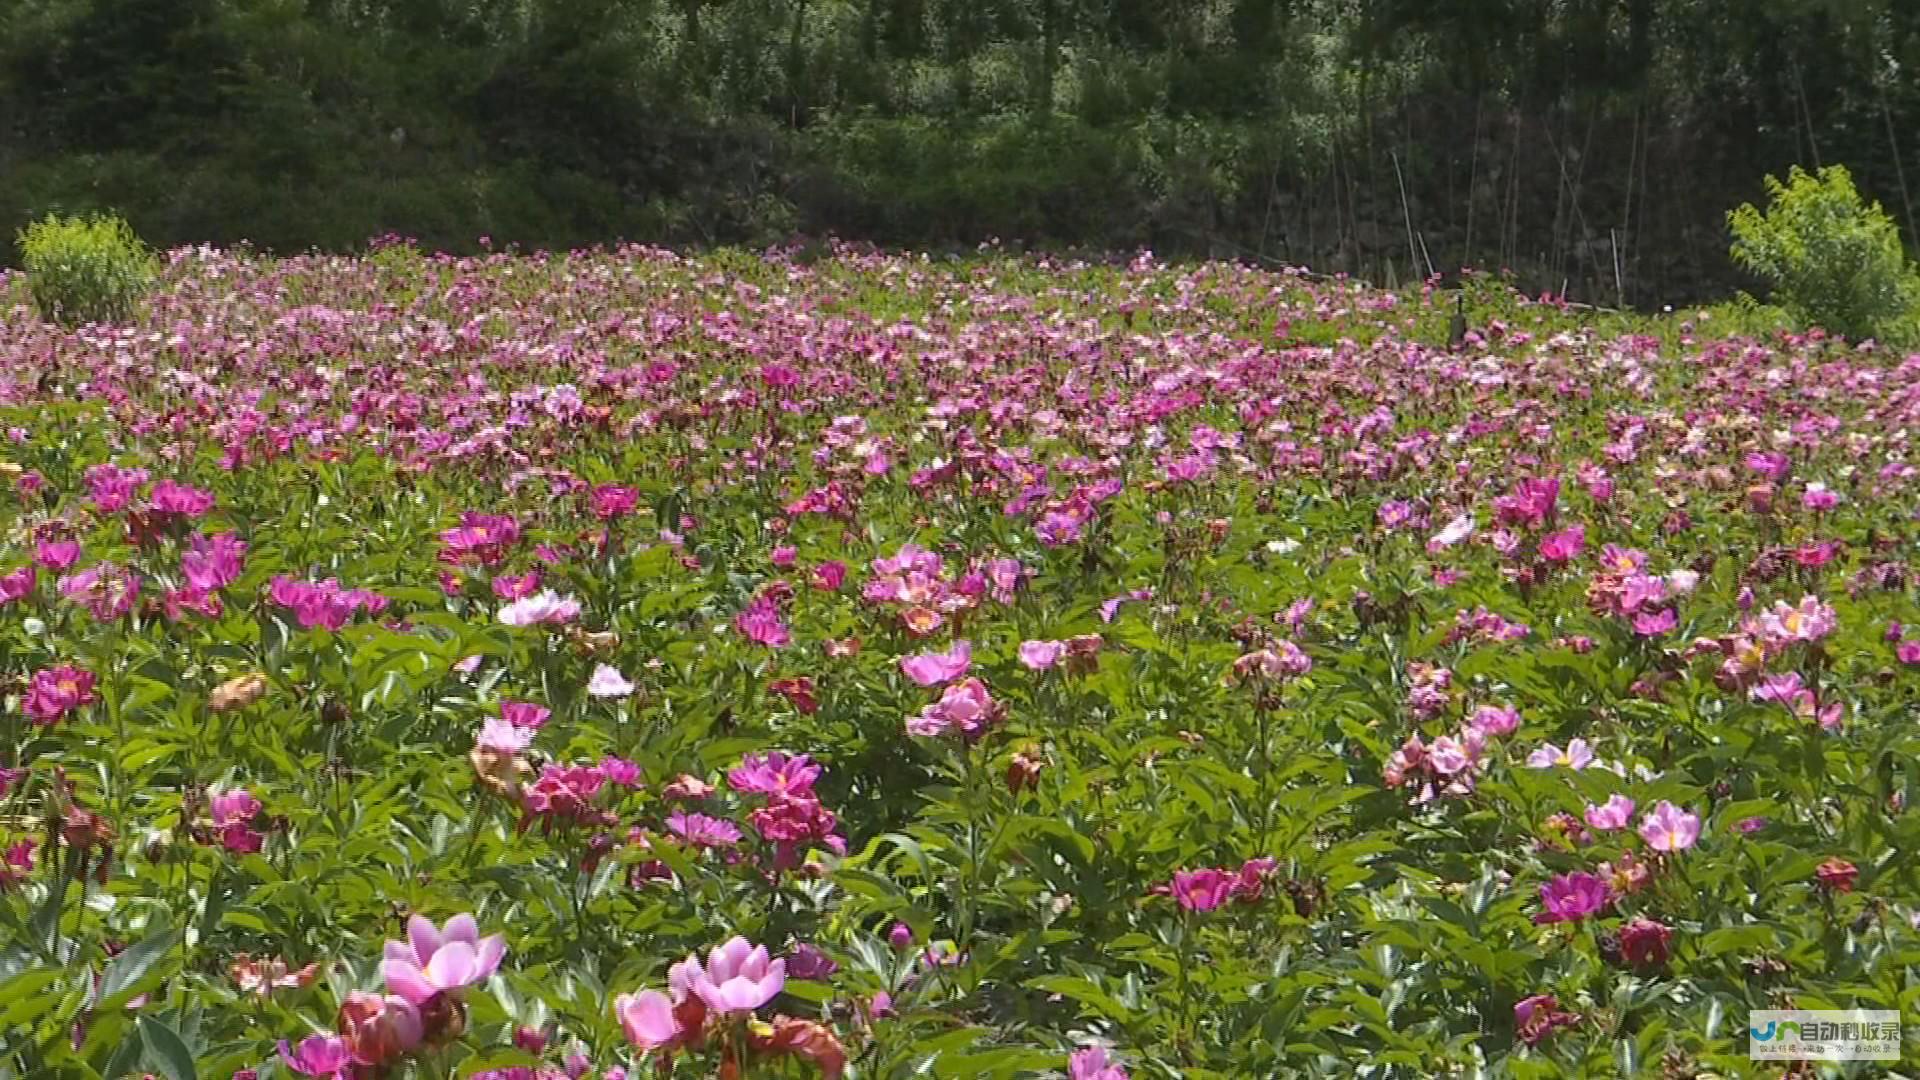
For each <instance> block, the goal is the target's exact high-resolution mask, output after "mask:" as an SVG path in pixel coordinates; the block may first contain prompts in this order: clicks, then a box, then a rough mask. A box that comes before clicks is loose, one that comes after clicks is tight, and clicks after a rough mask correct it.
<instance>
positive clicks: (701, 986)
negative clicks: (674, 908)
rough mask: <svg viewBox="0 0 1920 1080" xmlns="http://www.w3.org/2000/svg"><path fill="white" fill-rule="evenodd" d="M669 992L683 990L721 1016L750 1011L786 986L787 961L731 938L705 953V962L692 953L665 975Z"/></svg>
mask: <svg viewBox="0 0 1920 1080" xmlns="http://www.w3.org/2000/svg"><path fill="white" fill-rule="evenodd" d="M667 985H668V987H669V988H670V989H674V990H680V991H684V992H685V993H688V994H691V995H693V996H694V997H697V998H699V999H700V1000H701V1001H702V1002H705V1003H706V1006H707V1008H709V1009H711V1010H713V1011H714V1012H716V1013H720V1014H722V1015H724V1014H726V1013H734V1012H752V1011H753V1010H755V1009H757V1008H759V1007H760V1006H762V1005H765V1004H766V1003H767V1002H769V1001H772V1000H773V999H774V998H775V997H776V996H778V995H779V993H780V991H781V990H782V989H783V988H784V987H785V986H786V985H787V962H786V961H785V960H776V959H773V958H771V957H769V956H768V955H767V949H766V946H764V945H751V944H748V942H747V939H746V938H743V937H738V936H736V937H733V938H731V939H729V940H728V941H727V942H726V944H724V945H720V946H718V947H716V948H715V949H713V951H711V952H709V953H708V954H707V963H706V966H705V967H701V965H700V960H699V958H698V957H696V956H695V955H693V954H692V953H689V954H687V958H686V959H685V960H682V961H681V962H680V963H678V964H675V965H673V967H672V968H671V969H669V970H668V972H667Z"/></svg>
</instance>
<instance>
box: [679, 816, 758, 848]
mask: <svg viewBox="0 0 1920 1080" xmlns="http://www.w3.org/2000/svg"><path fill="white" fill-rule="evenodd" d="M667 829H668V831H669V832H672V833H673V835H675V836H677V837H679V838H680V839H681V841H683V842H685V843H687V844H691V845H692V846H694V847H699V848H725V847H732V846H733V845H735V844H738V843H739V842H740V827H739V826H738V825H735V824H734V823H733V822H731V821H723V820H721V819H720V818H716V817H709V816H707V815H706V814H689V813H685V812H684V811H679V810H676V811H674V812H673V813H671V814H668V815H667Z"/></svg>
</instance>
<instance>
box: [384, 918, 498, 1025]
mask: <svg viewBox="0 0 1920 1080" xmlns="http://www.w3.org/2000/svg"><path fill="white" fill-rule="evenodd" d="M506 951H507V941H506V938H504V937H502V936H501V935H499V934H494V935H491V936H489V937H484V938H483V937H481V936H480V928H479V926H478V925H476V924H475V923H474V921H473V916H471V915H455V916H454V917H453V918H451V919H448V920H447V923H446V926H445V927H444V928H441V927H436V926H434V925H433V922H432V921H431V920H429V919H427V918H425V917H424V916H420V915H415V916H414V917H412V918H411V919H408V920H407V940H406V941H389V942H387V945H386V953H385V955H386V958H385V959H384V960H382V961H381V962H380V974H381V975H382V976H384V977H385V978H386V980H387V989H388V991H390V992H392V993H394V994H398V995H399V996H400V997H402V998H405V999H406V1000H407V1001H409V1002H411V1003H412V1004H414V1005H416V1006H417V1005H421V1004H424V1003H426V1002H427V1001H429V1000H431V999H432V998H433V997H434V996H435V995H437V994H458V993H459V992H460V991H461V990H463V989H465V988H466V987H468V986H471V985H473V984H474V983H477V982H480V981H481V980H483V979H485V978H487V977H488V976H490V975H492V974H493V973H494V971H495V970H496V969H498V968H499V966H500V959H501V957H502V956H504V955H505V954H506Z"/></svg>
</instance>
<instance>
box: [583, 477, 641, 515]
mask: <svg viewBox="0 0 1920 1080" xmlns="http://www.w3.org/2000/svg"><path fill="white" fill-rule="evenodd" d="M590 501H591V504H592V508H593V516H594V517H597V518H599V519H600V520H602V521H611V520H613V519H614V518H620V517H625V516H627V515H628V514H631V513H633V511H634V508H635V507H637V506H639V505H640V491H639V489H637V488H631V487H623V486H621V485H619V484H601V485H600V486H598V487H596V488H594V489H593V492H592V494H591V496H590Z"/></svg>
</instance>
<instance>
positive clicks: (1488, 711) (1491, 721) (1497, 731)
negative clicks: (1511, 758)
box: [1468, 705, 1520, 738]
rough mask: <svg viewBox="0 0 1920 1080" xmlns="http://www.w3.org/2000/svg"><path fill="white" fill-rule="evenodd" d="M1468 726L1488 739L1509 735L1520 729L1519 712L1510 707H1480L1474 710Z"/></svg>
mask: <svg viewBox="0 0 1920 1080" xmlns="http://www.w3.org/2000/svg"><path fill="white" fill-rule="evenodd" d="M1468 724H1470V725H1471V726H1472V727H1473V728H1474V730H1476V731H1478V732H1480V733H1481V734H1482V735H1485V736H1488V737H1489V738H1491V737H1493V736H1496V735H1511V734H1513V733H1514V732H1515V731H1518V730H1519V729H1520V710H1519V709H1516V708H1514V707H1513V706H1511V705H1482V706H1480V707H1479V708H1478V709H1475V710H1474V713H1473V719H1471V720H1469V721H1468Z"/></svg>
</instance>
